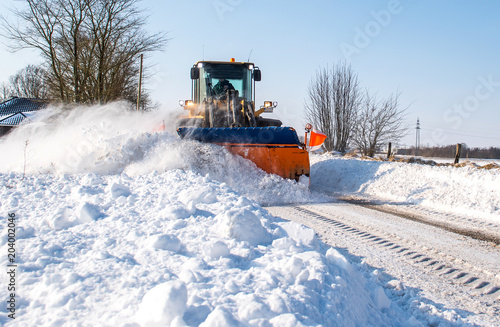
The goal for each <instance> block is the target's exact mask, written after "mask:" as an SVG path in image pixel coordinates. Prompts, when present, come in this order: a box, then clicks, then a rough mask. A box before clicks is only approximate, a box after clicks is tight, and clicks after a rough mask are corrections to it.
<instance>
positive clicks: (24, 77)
mask: <svg viewBox="0 0 500 327" xmlns="http://www.w3.org/2000/svg"><path fill="white" fill-rule="evenodd" d="M46 79H47V72H46V71H45V69H43V68H42V67H41V66H36V65H28V66H26V67H25V68H24V69H22V70H20V71H18V72H17V73H16V74H15V75H13V76H11V77H10V78H9V82H10V85H9V87H10V93H11V96H17V97H24V98H38V99H46V98H48V88H47V83H46Z"/></svg>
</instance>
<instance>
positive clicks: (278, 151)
mask: <svg viewBox="0 0 500 327" xmlns="http://www.w3.org/2000/svg"><path fill="white" fill-rule="evenodd" d="M177 133H178V134H179V135H180V136H181V137H182V138H190V139H195V140H198V141H201V142H206V143H214V144H218V145H222V146H224V147H225V148H226V149H227V150H228V151H229V152H231V153H233V154H237V155H240V156H242V157H243V158H246V159H248V160H251V161H252V162H254V163H255V165H256V166H257V167H259V168H261V169H262V170H264V171H265V172H267V173H269V174H276V175H278V176H281V177H283V178H289V179H295V180H298V179H299V178H300V176H301V175H306V176H309V153H308V152H307V151H306V150H304V149H303V148H302V145H301V144H300V141H299V138H298V137H297V133H296V132H295V130H294V129H293V128H291V127H241V128H193V127H182V128H179V129H177Z"/></svg>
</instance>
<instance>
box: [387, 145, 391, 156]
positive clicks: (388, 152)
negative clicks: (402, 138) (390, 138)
mask: <svg viewBox="0 0 500 327" xmlns="http://www.w3.org/2000/svg"><path fill="white" fill-rule="evenodd" d="M391 152H392V143H391V142H389V149H388V150H387V159H389V158H390V157H391Z"/></svg>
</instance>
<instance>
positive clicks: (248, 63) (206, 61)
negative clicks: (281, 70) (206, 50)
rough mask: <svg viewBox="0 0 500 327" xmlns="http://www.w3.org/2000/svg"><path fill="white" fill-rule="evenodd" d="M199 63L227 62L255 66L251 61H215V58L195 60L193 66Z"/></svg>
mask: <svg viewBox="0 0 500 327" xmlns="http://www.w3.org/2000/svg"><path fill="white" fill-rule="evenodd" d="M199 63H204V64H205V63H206V64H229V65H246V66H248V65H254V67H255V64H254V63H253V62H243V61H235V62H231V61H216V60H200V61H197V62H196V63H195V64H194V65H193V67H195V66H197V65H198V64H199Z"/></svg>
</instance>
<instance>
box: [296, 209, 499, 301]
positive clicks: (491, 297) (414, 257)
mask: <svg viewBox="0 0 500 327" xmlns="http://www.w3.org/2000/svg"><path fill="white" fill-rule="evenodd" d="M293 209H295V210H297V211H300V212H302V213H304V214H306V215H307V216H308V217H313V218H314V219H317V220H321V221H323V222H325V223H327V224H329V225H332V226H334V227H335V228H338V229H342V230H343V231H345V232H348V233H350V234H351V235H353V236H355V237H358V238H359V239H361V240H363V241H364V242H365V243H371V244H373V245H377V246H379V247H382V248H386V249H387V250H389V251H391V252H393V253H395V254H397V255H399V256H400V257H403V258H405V259H407V261H410V262H411V263H413V264H415V265H419V266H423V267H424V268H426V270H429V271H432V272H434V273H437V274H438V275H440V276H441V277H443V278H447V279H449V280H450V281H453V282H459V283H460V284H462V285H464V286H466V287H469V288H471V289H472V290H473V291H474V293H476V294H478V295H481V296H483V297H484V298H485V299H486V300H487V302H491V301H495V300H500V286H498V285H496V284H495V283H494V282H491V281H488V280H486V279H485V278H481V277H478V275H476V274H473V273H470V272H467V271H465V270H464V269H463V268H458V267H457V266H456V265H454V264H453V263H451V262H447V261H444V260H442V258H434V257H433V256H432V255H429V254H426V253H424V252H423V251H419V250H418V249H414V248H412V247H406V246H403V245H400V244H398V243H397V242H396V241H393V240H390V239H388V238H385V237H380V236H377V235H375V234H372V233H370V232H367V231H362V230H360V229H358V228H356V227H352V226H350V225H348V224H346V223H344V222H341V221H339V220H336V219H333V218H332V217H327V216H326V215H324V214H320V213H317V212H314V211H311V210H309V209H306V208H303V207H301V206H295V207H293Z"/></svg>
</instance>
